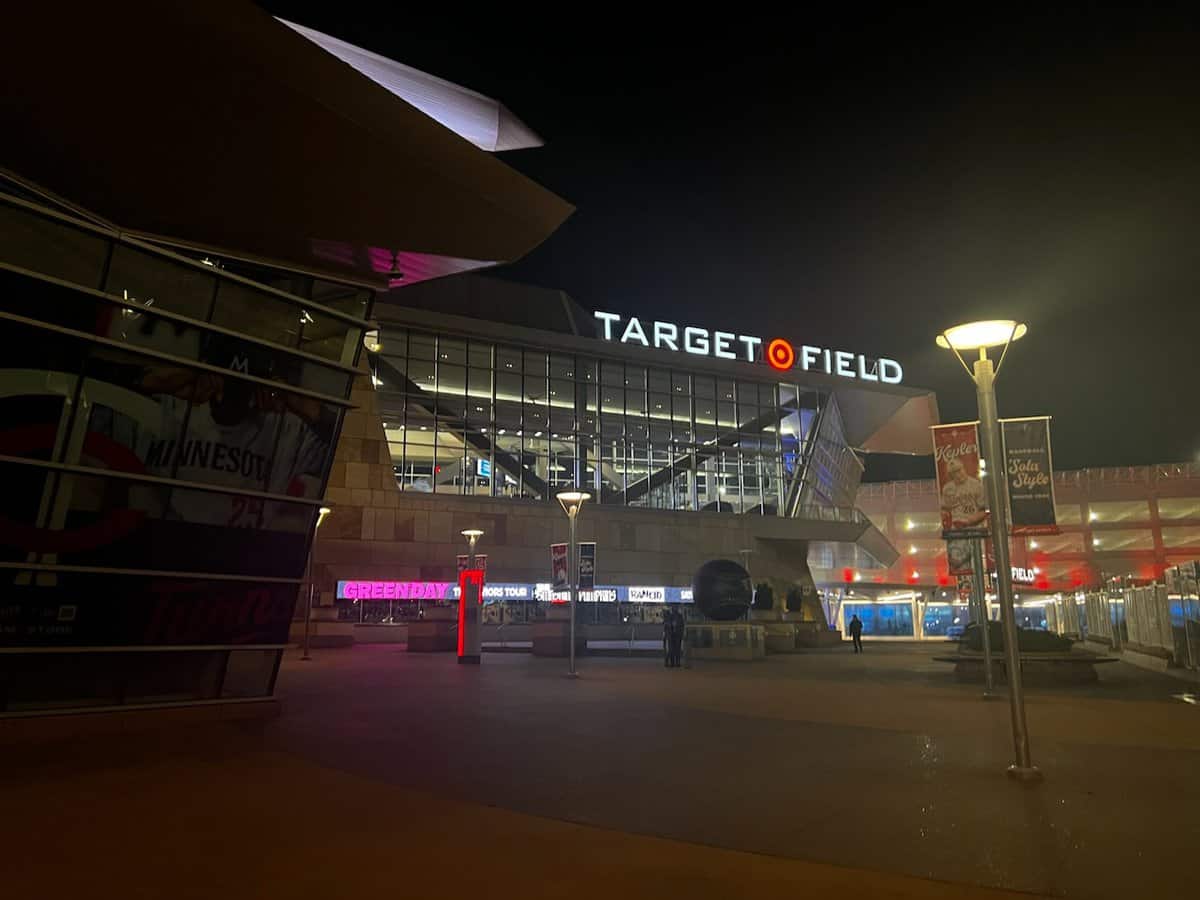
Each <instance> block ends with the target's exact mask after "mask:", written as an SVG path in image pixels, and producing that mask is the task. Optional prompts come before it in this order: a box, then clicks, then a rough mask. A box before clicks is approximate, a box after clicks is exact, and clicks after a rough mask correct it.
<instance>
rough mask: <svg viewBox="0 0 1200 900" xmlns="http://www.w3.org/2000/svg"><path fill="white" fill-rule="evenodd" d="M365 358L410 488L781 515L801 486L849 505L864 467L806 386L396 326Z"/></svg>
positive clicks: (829, 410)
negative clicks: (572, 493)
mask: <svg viewBox="0 0 1200 900" xmlns="http://www.w3.org/2000/svg"><path fill="white" fill-rule="evenodd" d="M371 363H372V369H373V375H374V380H375V386H376V390H377V391H378V393H379V396H380V409H381V412H382V417H383V421H384V430H385V432H386V434H387V439H388V443H389V446H390V449H391V455H392V461H393V464H394V467H395V473H396V480H397V483H398V485H399V486H400V488H401V490H404V491H419V492H426V493H448V494H468V495H474V496H488V497H507V498H525V499H528V500H540V501H552V500H553V497H554V493H555V492H556V491H557V490H560V489H562V488H564V487H568V486H572V485H579V486H582V487H584V488H585V489H587V490H590V491H591V492H592V493H593V495H594V496H595V497H596V499H597V500H598V502H600V503H612V504H621V505H628V506H644V507H653V508H656V509H675V510H709V511H720V512H734V513H751V514H755V513H757V514H763V515H776V514H780V511H781V510H784V509H785V508H786V507H785V505H786V504H788V503H789V502H793V501H795V500H796V498H799V497H801V496H802V494H803V495H804V496H806V497H807V498H808V500H807V502H810V503H818V504H822V505H826V506H828V505H836V504H837V503H838V502H839V501H844V503H843V504H842V505H845V506H848V507H853V499H854V492H855V490H856V488H857V484H858V478H859V476H860V475H861V472H862V467H861V464H860V463H859V461H858V459H857V457H856V456H855V455H854V453H853V451H851V450H850V449H849V448H847V447H846V444H845V439H844V437H843V435H842V431H841V422H840V419H839V418H838V416H837V414H836V404H834V403H832V402H829V400H828V396H827V395H826V394H823V393H820V392H818V391H816V390H815V389H812V388H806V387H803V386H801V385H798V384H794V383H786V382H779V381H769V380H763V381H749V380H741V379H733V378H720V377H716V376H714V375H712V374H707V373H701V372H695V371H688V370H685V369H674V368H655V367H651V366H646V365H644V364H640V363H633V362H630V361H627V360H621V359H611V358H606V357H602V356H599V355H596V356H583V355H576V354H564V353H556V352H554V351H553V350H547V349H544V348H542V349H533V348H529V347H517V346H509V345H504V344H499V343H493V342H491V341H487V340H479V339H474V338H464V337H454V336H448V335H445V334H433V333H427V332H422V331H416V330H407V329H400V328H387V329H385V331H384V334H383V348H382V350H381V352H380V353H378V354H373V355H372V357H371ZM822 412H823V413H824V414H822V415H819V413H822ZM818 419H820V420H821V426H820V432H819V434H820V439H819V440H818V441H815V442H814V441H812V440H811V435H812V433H813V431H814V423H816V422H817V421H818ZM817 445H819V446H820V447H821V448H822V452H821V455H820V459H819V460H817V459H816V458H815V457H814V459H813V461H812V463H811V464H810V461H809V460H810V456H813V454H812V453H811V451H812V448H813V447H814V446H817ZM806 486H811V490H810V491H808V492H807V493H806V492H804V491H803V490H802V489H803V488H804V487H806Z"/></svg>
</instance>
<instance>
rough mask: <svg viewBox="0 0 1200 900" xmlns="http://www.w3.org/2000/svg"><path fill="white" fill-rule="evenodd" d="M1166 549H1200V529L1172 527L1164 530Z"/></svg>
mask: <svg viewBox="0 0 1200 900" xmlns="http://www.w3.org/2000/svg"><path fill="white" fill-rule="evenodd" d="M1162 542H1163V546H1164V547H1196V548H1200V528H1196V527H1187V526H1179V525H1170V526H1167V527H1166V528H1164V529H1163V530H1162Z"/></svg>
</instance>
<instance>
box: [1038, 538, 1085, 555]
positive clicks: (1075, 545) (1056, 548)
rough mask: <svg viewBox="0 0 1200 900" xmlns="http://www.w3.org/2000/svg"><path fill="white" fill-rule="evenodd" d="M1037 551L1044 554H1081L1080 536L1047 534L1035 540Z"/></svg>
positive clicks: (1081, 540)
mask: <svg viewBox="0 0 1200 900" xmlns="http://www.w3.org/2000/svg"><path fill="white" fill-rule="evenodd" d="M1037 542H1038V549H1039V550H1040V551H1042V552H1045V553H1082V552H1083V535H1082V534H1047V535H1042V536H1041V537H1039V538H1037Z"/></svg>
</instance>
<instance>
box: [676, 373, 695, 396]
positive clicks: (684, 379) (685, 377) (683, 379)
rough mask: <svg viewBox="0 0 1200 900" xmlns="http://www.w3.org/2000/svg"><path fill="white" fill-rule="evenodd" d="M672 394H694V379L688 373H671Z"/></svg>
mask: <svg viewBox="0 0 1200 900" xmlns="http://www.w3.org/2000/svg"><path fill="white" fill-rule="evenodd" d="M671 393H672V394H689V395H690V394H691V393H692V377H691V375H689V374H688V373H687V372H672V373H671Z"/></svg>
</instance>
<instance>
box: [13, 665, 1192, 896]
mask: <svg viewBox="0 0 1200 900" xmlns="http://www.w3.org/2000/svg"><path fill="white" fill-rule="evenodd" d="M867 649H868V652H867V653H866V654H864V655H863V656H861V657H855V656H853V655H852V654H849V653H848V652H842V651H830V652H825V651H821V652H811V653H808V654H804V655H802V656H795V657H772V658H771V659H769V660H767V661H766V662H764V663H757V664H750V665H746V664H743V665H738V664H717V663H710V664H707V665H704V666H697V667H696V668H693V669H680V670H664V669H663V668H662V667H661V666H660V665H658V664H656V663H655V662H653V661H651V660H646V659H636V658H635V659H617V658H598V659H589V658H585V659H583V660H581V666H580V667H581V670H582V672H583V673H584V674H583V678H581V679H580V680H578V681H569V680H567V679H565V678H563V677H561V673H562V671H563V669H564V666H563V664H562V663H561V662H559V661H557V660H541V659H532V658H530V657H527V656H523V655H517V654H488V655H485V658H484V661H483V665H482V666H480V667H478V668H475V667H464V666H458V665H456V664H455V662H454V660H453V658H452V657H449V656H445V655H416V654H413V655H408V654H405V653H404V652H403V650H402V649H399V648H396V647H395V646H380V647H359V648H355V649H350V650H330V651H324V652H321V653H319V654H317V658H316V660H315V661H314V662H312V663H300V662H297V661H294V660H289V661H288V663H286V664H285V666H284V669H283V671H282V672H281V675H280V693H281V696H282V698H283V701H284V713H283V715H282V716H281V717H280V718H279V719H277V720H275V721H273V722H271V723H267V724H265V725H263V724H259V725H255V726H249V725H242V726H222V727H220V728H206V729H203V730H195V729H192V730H187V731H183V730H180V731H177V732H174V733H169V734H165V735H160V736H157V737H155V738H147V737H145V736H143V737H141V738H136V737H120V738H106V739H103V740H101V739H94V740H90V741H87V742H76V743H72V744H58V745H53V746H47V747H41V748H38V750H37V753H36V755H35V756H31V755H29V753H28V752H25V753H23V754H22V755H20V756H16V755H13V754H10V757H11V758H10V759H9V760H7V761H6V764H5V765H4V767H3V769H2V770H0V771H2V774H0V809H3V813H4V814H3V819H2V824H0V837H2V838H3V842H2V844H0V846H3V848H4V851H5V860H6V861H5V866H4V875H5V886H6V893H9V890H11V893H12V896H14V897H18V896H19V897H22V898H32V897H41V896H45V897H54V896H65V895H68V893H71V894H79V895H82V896H89V897H96V896H123V897H143V896H144V897H192V896H195V897H206V898H212V897H215V896H220V897H223V898H224V897H265V896H280V897H309V896H312V897H317V896H320V897H331V896H374V895H375V894H377V893H378V892H380V891H386V892H397V891H398V892H400V893H401V895H403V896H419V897H425V896H436V895H445V894H446V893H447V892H450V895H452V896H460V895H463V894H464V893H465V892H466V891H478V892H481V893H480V895H481V896H489V897H491V896H526V897H527V896H534V897H542V896H544V897H562V896H566V895H567V894H568V893H570V894H573V895H575V896H579V897H593V896H595V897H599V896H605V897H606V898H611V897H612V896H614V892H619V895H620V896H624V897H641V896H646V897H650V896H654V897H656V898H657V897H662V896H664V895H666V896H675V895H679V896H683V895H689V896H693V897H732V896H741V895H749V894H750V893H752V892H754V893H758V892H760V891H773V890H775V889H786V890H787V891H788V893H789V895H790V894H792V893H793V892H799V891H806V892H808V893H809V894H810V895H816V896H826V895H832V894H834V893H835V892H836V893H838V894H844V895H846V896H886V897H910V896H911V897H918V896H922V897H963V896H967V897H970V896H979V897H992V896H1005V894H1004V893H1003V892H1002V890H1001V889H1008V890H1016V891H1026V892H1034V893H1040V894H1048V895H1057V896H1071V897H1129V896H1147V897H1150V896H1152V897H1156V898H1157V897H1173V896H1180V897H1182V896H1190V895H1192V893H1193V892H1194V888H1195V880H1194V877H1193V876H1192V874H1191V871H1190V866H1191V860H1192V859H1193V858H1194V850H1195V846H1196V844H1195V842H1196V837H1195V822H1196V820H1197V815H1196V814H1197V812H1198V811H1200V707H1196V706H1190V705H1188V704H1185V703H1182V702H1180V701H1178V700H1176V699H1173V698H1172V696H1171V695H1172V694H1174V693H1178V682H1176V681H1173V680H1171V679H1167V678H1164V677H1161V676H1156V675H1153V674H1152V673H1146V672H1143V671H1141V670H1137V669H1134V668H1132V667H1130V666H1127V665H1125V664H1121V663H1118V664H1114V665H1110V666H1108V667H1105V669H1104V672H1103V673H1102V678H1103V679H1104V680H1103V681H1102V682H1101V683H1100V684H1098V685H1094V686H1090V687H1085V688H1071V689H1064V690H1062V691H1044V690H1043V691H1033V692H1031V693H1030V697H1029V719H1030V727H1031V732H1032V734H1033V737H1034V744H1033V750H1034V754H1035V759H1036V761H1037V762H1038V763H1039V765H1041V766H1042V768H1043V769H1044V770H1045V772H1046V776H1047V777H1046V781H1045V782H1044V783H1043V784H1041V785H1039V786H1035V787H1025V786H1022V785H1019V784H1016V783H1012V782H1010V781H1008V780H1007V779H1006V778H1005V777H1004V775H1003V769H1004V766H1005V765H1006V764H1007V762H1008V761H1009V753H1010V745H1009V734H1008V710H1007V704H1006V703H1005V702H1003V701H992V702H984V701H982V700H980V699H978V692H977V691H976V690H974V689H972V688H970V687H968V686H960V685H956V684H954V683H953V682H952V681H951V680H950V676H949V667H948V666H945V665H941V664H935V663H932V662H931V661H930V657H931V656H932V655H933V652H936V651H931V650H930V648H929V647H928V645H925V646H915V647H914V646H910V645H909V646H906V645H887V646H882V645H879V646H877V647H874V648H873V647H872V646H871V645H868V648H867ZM1109 670H1113V671H1111V672H1110V671H1109ZM968 886H970V887H968ZM435 891H436V892H437V894H435Z"/></svg>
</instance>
